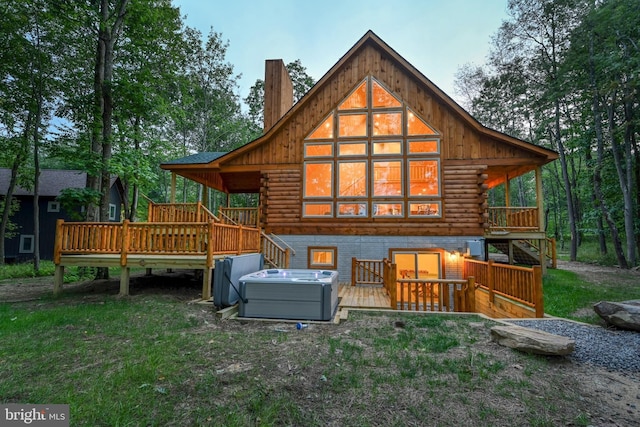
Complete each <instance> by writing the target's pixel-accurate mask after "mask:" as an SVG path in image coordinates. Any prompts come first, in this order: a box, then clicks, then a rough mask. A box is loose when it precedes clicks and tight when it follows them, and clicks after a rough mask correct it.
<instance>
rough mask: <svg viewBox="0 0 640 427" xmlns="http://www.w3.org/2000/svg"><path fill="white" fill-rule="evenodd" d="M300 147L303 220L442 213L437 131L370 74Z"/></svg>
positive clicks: (394, 216) (401, 216)
mask: <svg viewBox="0 0 640 427" xmlns="http://www.w3.org/2000/svg"><path fill="white" fill-rule="evenodd" d="M304 144H305V150H304V153H305V156H304V168H303V180H304V186H303V189H304V190H303V202H302V203H303V216H304V217H307V218H313V217H316V218H317V217H320V216H321V217H323V218H327V217H329V218H340V217H353V218H354V219H356V218H365V219H366V218H372V217H376V218H390V219H392V218H404V217H416V218H420V217H423V218H429V217H431V218H433V217H436V218H437V217H441V216H442V204H441V200H440V198H441V178H440V176H441V173H440V134H439V132H438V131H437V130H436V129H435V128H434V127H433V126H431V125H430V124H429V123H428V122H427V121H426V120H425V119H424V118H422V117H420V115H419V114H417V113H416V112H415V111H414V110H412V109H411V108H409V107H407V106H406V105H405V103H404V102H403V100H402V99H401V98H400V97H399V96H398V95H397V94H395V93H394V92H393V91H392V90H390V89H389V87H387V86H385V85H384V84H383V83H381V82H380V81H378V80H376V79H375V78H374V77H371V76H370V77H367V78H365V79H364V80H362V81H361V82H359V83H358V84H357V85H355V86H354V87H353V89H352V90H351V91H350V92H349V93H348V94H347V96H345V98H344V99H343V100H342V101H340V102H339V103H338V104H337V107H336V109H335V110H334V111H332V112H331V113H330V114H329V115H328V116H326V117H325V118H324V119H323V120H322V121H321V122H320V123H319V124H318V125H317V126H316V127H315V128H314V129H313V130H312V131H311V133H310V134H309V136H307V138H306V139H305V142H304Z"/></svg>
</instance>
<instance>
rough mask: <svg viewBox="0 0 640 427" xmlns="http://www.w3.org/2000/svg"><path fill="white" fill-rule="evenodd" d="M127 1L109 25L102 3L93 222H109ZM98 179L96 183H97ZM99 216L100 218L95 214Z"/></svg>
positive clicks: (101, 274)
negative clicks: (119, 46) (116, 67)
mask: <svg viewBox="0 0 640 427" xmlns="http://www.w3.org/2000/svg"><path fill="white" fill-rule="evenodd" d="M127 3H128V0H120V1H119V2H118V3H117V4H116V6H115V14H114V16H115V20H114V22H113V25H111V26H109V18H110V15H111V14H110V13H109V12H110V11H109V6H110V1H109V0H101V1H100V28H99V31H98V47H97V57H96V68H95V79H94V90H95V110H94V111H95V113H96V116H94V119H95V122H96V124H95V125H94V129H93V138H94V139H93V143H92V154H93V155H94V156H95V157H96V158H100V162H101V168H100V172H99V173H98V174H96V176H95V177H93V176H92V177H91V180H89V177H88V178H87V181H88V184H89V181H90V183H91V184H92V185H93V187H91V188H92V189H94V190H96V191H97V192H98V194H100V200H99V204H98V206H92V207H91V208H92V209H91V216H92V217H96V218H95V219H94V220H98V221H107V220H108V219H109V194H110V184H111V174H110V172H109V162H110V161H111V138H112V119H113V96H112V79H113V50H114V46H115V42H116V40H117V38H118V36H119V35H120V32H121V31H122V26H123V22H124V16H125V12H126V9H127ZM94 179H95V181H94ZM96 214H97V215H96ZM87 220H89V221H91V219H90V216H89V209H88V210H87ZM108 277H109V270H108V269H106V268H99V269H98V270H97V272H96V278H97V279H106V278H108Z"/></svg>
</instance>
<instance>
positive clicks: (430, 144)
mask: <svg viewBox="0 0 640 427" xmlns="http://www.w3.org/2000/svg"><path fill="white" fill-rule="evenodd" d="M438 151H439V150H438V141H437V140H435V139H433V140H430V141H409V153H410V154H415V153H434V154H436V153H438Z"/></svg>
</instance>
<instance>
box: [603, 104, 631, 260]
mask: <svg viewBox="0 0 640 427" xmlns="http://www.w3.org/2000/svg"><path fill="white" fill-rule="evenodd" d="M614 99H615V95H613V96H612V97H611V100H610V101H609V105H608V106H607V116H608V119H609V120H608V121H609V138H610V139H611V151H612V152H613V159H614V163H615V165H616V169H617V170H618V177H620V176H621V175H620V174H621V170H620V168H621V165H620V163H621V162H620V152H619V149H620V147H619V144H618V142H617V138H616V136H615V128H616V125H615V111H614ZM620 185H621V186H622V185H623V181H622V180H621V181H620ZM622 193H623V198H625V199H626V197H625V196H624V193H625V190H624V188H623V189H622ZM625 204H626V200H625ZM625 210H626V209H625ZM607 213H608V212H607ZM625 215H626V213H625ZM605 220H606V221H607V223H609V228H610V229H611V230H612V234H611V238H612V239H613V247H614V249H615V251H616V258H617V259H618V264H619V265H620V268H629V265H628V264H627V259H626V258H625V256H624V251H623V249H622V242H621V241H620V236H619V233H618V227H616V225H615V222H614V221H613V218H611V217H610V216H608V217H607V216H605Z"/></svg>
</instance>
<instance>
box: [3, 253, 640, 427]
mask: <svg viewBox="0 0 640 427" xmlns="http://www.w3.org/2000/svg"><path fill="white" fill-rule="evenodd" d="M559 268H561V269H564V270H570V271H575V272H576V273H577V274H578V275H579V277H580V278H582V279H583V280H585V281H588V282H591V283H611V282H612V281H613V282H614V283H619V284H625V285H629V286H637V285H638V284H639V283H640V272H638V271H625V270H620V269H616V268H610V267H602V266H595V265H589V264H582V263H569V262H561V263H560V264H559ZM118 291H119V279H118V278H113V279H111V280H101V281H88V282H83V283H76V284H70V285H65V286H64V292H63V295H62V298H57V299H54V298H51V296H52V293H53V278H52V277H43V278H33V279H16V280H5V281H2V282H0V302H9V303H22V304H27V305H30V304H31V301H34V302H36V301H37V304H34V306H38V307H43V306H46V305H47V304H48V303H51V304H66V303H73V304H77V303H78V302H79V301H80V302H91V301H94V300H100V299H104V297H105V296H110V295H113V296H115V295H117V294H118ZM130 292H131V296H132V298H137V297H139V296H141V295H145V294H162V295H164V296H169V297H171V298H175V300H176V301H177V302H184V303H187V302H190V301H194V300H196V299H197V298H199V297H200V292H201V281H200V279H199V278H198V277H196V276H194V275H193V274H190V273H189V272H181V271H178V272H174V273H163V274H154V275H151V276H147V275H144V274H141V275H136V276H132V278H131V283H130ZM190 307H192V315H193V316H194V317H197V318H200V320H201V321H202V324H203V325H207V326H206V327H207V328H209V329H211V328H215V329H220V330H221V331H223V330H225V329H228V328H230V329H234V328H244V329H246V328H250V329H252V330H253V329H256V330H267V329H273V328H277V327H280V326H279V325H278V324H277V323H276V324H274V323H269V322H258V321H219V320H216V319H215V318H214V316H213V313H212V311H211V310H208V309H207V310H203V309H202V306H201V305H200V304H191V305H190ZM381 319H382V317H371V318H370V320H367V321H368V322H379V321H381ZM282 327H283V328H285V329H291V325H290V324H284V325H283V326H282ZM357 327H358V323H357V322H353V321H350V320H347V321H344V322H342V323H341V324H340V325H327V326H324V327H323V328H322V329H325V330H326V328H329V329H331V330H332V331H331V332H330V333H332V334H348V333H349V332H348V331H349V330H353V329H354V328H357ZM307 332H308V333H304V334H302V333H300V334H296V335H295V342H296V345H298V346H299V350H300V351H303V349H305V348H306V349H309V348H314V346H316V344H315V341H314V340H315V337H314V333H312V330H309V331H307ZM486 334H487V335H486V336H487V337H488V331H486ZM305 340H308V341H309V342H306V343H305ZM291 344H292V342H289V343H288V345H289V347H288V348H287V349H286V351H287V352H291V347H290V345H291ZM274 346H275V344H274ZM474 346H477V347H478V348H477V351H478V353H482V352H485V353H486V352H489V351H490V352H491V354H492V355H495V357H497V358H499V359H500V360H501V361H502V363H503V364H504V365H505V366H509V367H510V369H511V368H513V372H514V378H516V377H517V375H518V372H519V371H520V370H522V369H523V367H522V366H518V365H514V361H513V352H512V351H511V350H509V349H505V348H502V347H498V346H497V345H495V344H494V343H490V342H489V341H488V339H487V340H484V341H482V340H480V341H478V342H477V343H476V344H474ZM283 351H285V350H283ZM364 351H366V349H364ZM287 354H289V353H287ZM285 356H286V355H278V354H274V355H273V357H274V358H275V359H277V360H285V361H286V360H287V357H285ZM252 357H253V358H254V359H253V360H252ZM263 359H264V354H262V353H258V352H247V353H246V354H245V355H244V360H243V361H242V363H241V364H239V363H236V364H231V365H229V366H221V367H219V369H221V371H220V373H219V375H220V376H224V374H227V373H233V372H241V371H243V370H246V369H247V367H250V366H261V364H264V361H263ZM278 366H279V368H280V369H283V370H285V371H286V373H287V375H292V372H293V373H295V372H296V369H298V368H297V367H295V366H289V365H287V364H286V363H285V362H282V364H281V365H278ZM550 369H551V372H552V374H553V376H552V378H551V377H546V376H544V375H537V376H535V375H534V376H531V377H530V378H529V379H528V381H530V382H532V383H533V384H532V389H534V390H535V389H536V388H537V389H539V390H547V389H549V388H550V387H557V388H560V389H562V388H565V387H566V388H571V389H572V390H571V391H572V392H574V393H576V394H577V395H578V396H580V397H579V400H580V401H579V402H577V403H576V408H575V412H576V414H578V413H579V411H582V412H583V413H588V418H589V422H588V423H585V424H584V425H587V424H589V425H596V426H602V427H609V426H630V425H636V423H637V420H638V419H640V373H638V372H609V371H606V370H604V369H602V368H599V367H594V366H590V365H585V364H579V363H575V362H571V361H568V360H566V359H562V361H561V362H559V363H554V364H553V366H552V367H551V368H550ZM308 375H310V374H309V373H308V372H307V373H306V376H308ZM319 375H320V374H318V376H319ZM551 382H553V384H552V383H551ZM476 394H477V395H476ZM465 399H472V400H475V399H477V401H478V403H479V404H482V402H483V401H484V400H485V399H486V396H485V395H483V394H482V393H469V394H468V396H465ZM549 404H553V402H549ZM372 405H374V406H375V403H372ZM578 408H579V409H578ZM370 409H371V410H376V408H373V407H372V408H370ZM511 409H513V408H511ZM577 425H582V424H580V423H578V424H577Z"/></svg>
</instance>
